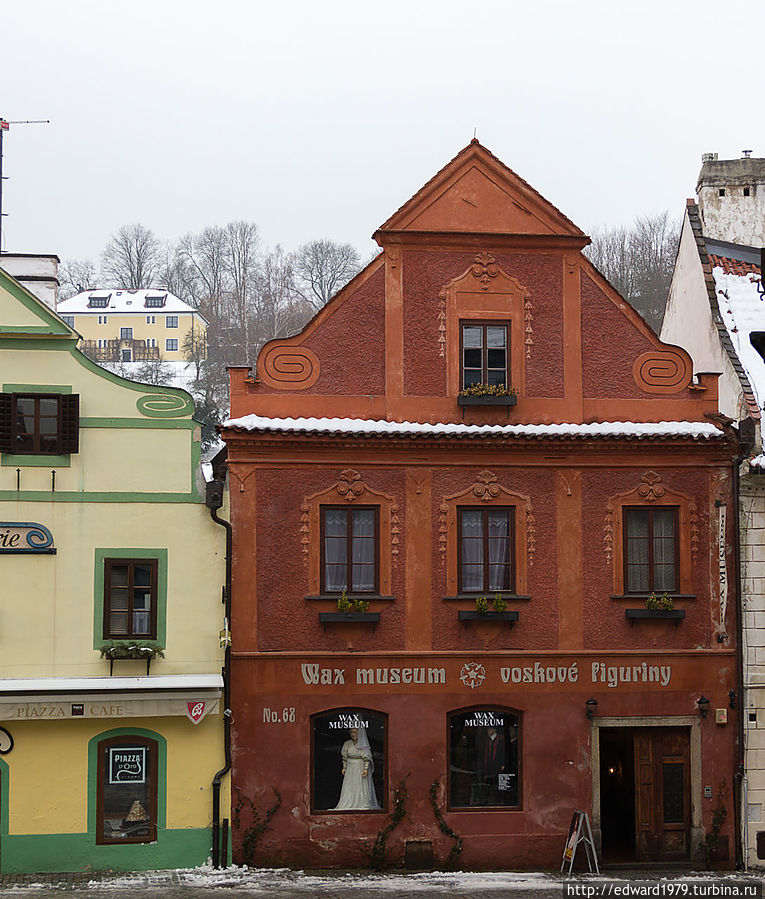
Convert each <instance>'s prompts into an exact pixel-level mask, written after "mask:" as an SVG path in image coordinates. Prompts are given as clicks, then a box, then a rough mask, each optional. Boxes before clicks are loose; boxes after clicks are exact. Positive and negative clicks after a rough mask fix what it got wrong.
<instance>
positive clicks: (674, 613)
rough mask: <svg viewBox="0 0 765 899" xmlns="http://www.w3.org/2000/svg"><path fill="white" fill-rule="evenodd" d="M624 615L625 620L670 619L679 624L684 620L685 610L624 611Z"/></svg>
mask: <svg viewBox="0 0 765 899" xmlns="http://www.w3.org/2000/svg"><path fill="white" fill-rule="evenodd" d="M624 614H625V615H626V616H627V618H631V619H632V620H633V623H634V619H636V618H640V619H643V620H645V619H651V618H671V619H673V620H674V621H675V622H676V623H678V624H679V623H680V620H681V619H682V618H685V609H625V610H624Z"/></svg>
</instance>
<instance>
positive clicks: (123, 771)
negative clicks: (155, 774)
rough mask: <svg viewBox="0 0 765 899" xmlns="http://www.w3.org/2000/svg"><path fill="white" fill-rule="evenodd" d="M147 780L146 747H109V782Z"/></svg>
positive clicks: (138, 781)
mask: <svg viewBox="0 0 765 899" xmlns="http://www.w3.org/2000/svg"><path fill="white" fill-rule="evenodd" d="M145 782H146V747H143V746H131V747H118V746H111V747H110V748H109V783H110V784H123V783H134V784H142V783H145Z"/></svg>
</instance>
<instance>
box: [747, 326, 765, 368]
mask: <svg viewBox="0 0 765 899" xmlns="http://www.w3.org/2000/svg"><path fill="white" fill-rule="evenodd" d="M749 340H750V341H751V344H752V346H753V347H754V348H755V349H756V350H757V352H758V353H759V354H760V357H761V358H762V360H763V361H765V331H752V333H751V334H750V335H749Z"/></svg>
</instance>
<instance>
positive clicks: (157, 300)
mask: <svg viewBox="0 0 765 899" xmlns="http://www.w3.org/2000/svg"><path fill="white" fill-rule="evenodd" d="M166 298H167V294H166V293H163V294H161V295H160V296H154V297H146V299H145V300H144V306H145V307H146V308H147V309H161V308H162V307H163V306H164V305H165V300H166Z"/></svg>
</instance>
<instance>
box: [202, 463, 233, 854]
mask: <svg viewBox="0 0 765 899" xmlns="http://www.w3.org/2000/svg"><path fill="white" fill-rule="evenodd" d="M205 504H206V506H207V508H208V509H209V510H210V517H211V518H212V520H213V521H214V522H215V523H216V524H219V525H220V526H221V527H223V528H225V529H226V586H225V587H224V588H223V590H224V600H223V601H224V603H225V634H226V649H225V656H224V662H223V669H222V672H221V673H222V674H223V751H224V762H225V764H224V765H223V767H222V768H221V769H220V771H216V772H215V775H214V777H213V780H212V800H213V804H212V863H213V868H222V867H225V866H226V863H227V861H228V845H227V844H228V819H226V820H224V822H223V832H224V834H225V835H226V845H225V846H223V847H222V849H223V859H222V860H221V838H220V837H221V834H220V830H221V828H220V782H221V780H222V778H223V777H224V776H225V775H226V774H228V772H229V771H230V770H231V679H230V672H231V637H230V632H229V629H230V626H231V532H232V528H231V522H230V521H225V520H224V519H223V518H220V517H219V515H218V509H220V508H221V506H222V505H223V481H221V480H220V479H219V478H214V479H213V480H212V481H208V482H207V490H206V493H205Z"/></svg>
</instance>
